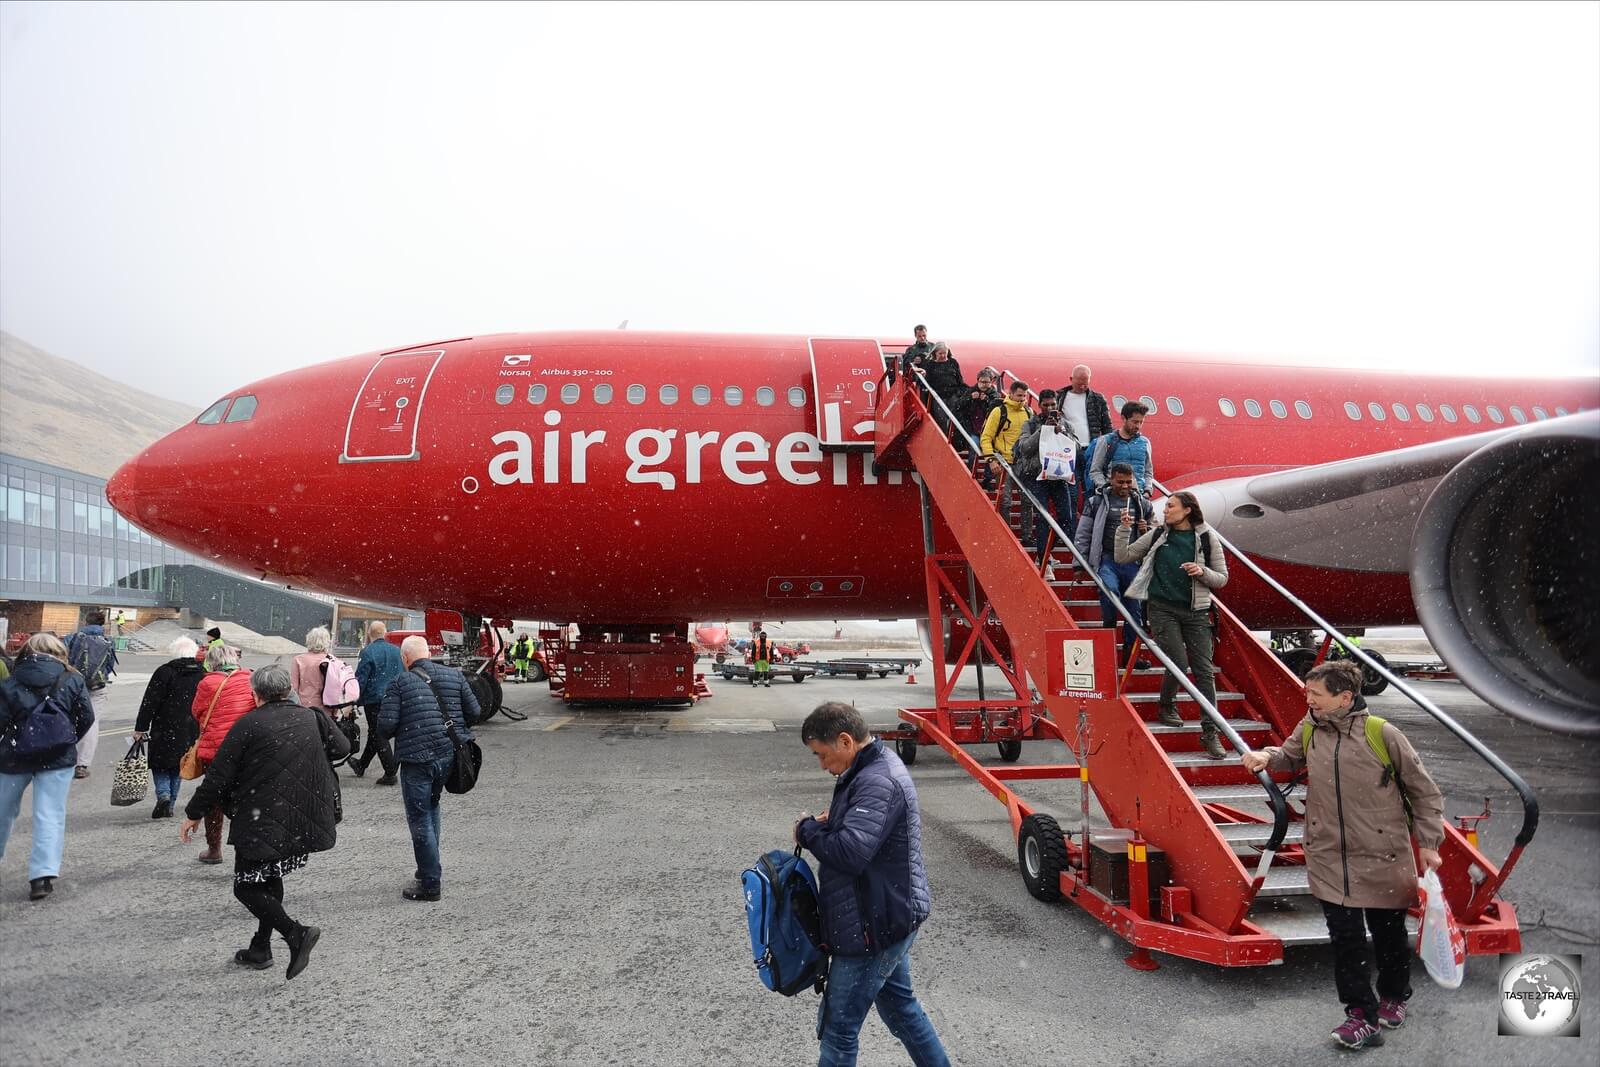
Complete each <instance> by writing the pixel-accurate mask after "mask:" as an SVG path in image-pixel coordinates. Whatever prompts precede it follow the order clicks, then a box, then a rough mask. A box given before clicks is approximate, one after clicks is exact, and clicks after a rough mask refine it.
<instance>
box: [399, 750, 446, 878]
mask: <svg viewBox="0 0 1600 1067" xmlns="http://www.w3.org/2000/svg"><path fill="white" fill-rule="evenodd" d="M454 760H455V757H454V756H453V755H451V756H444V757H442V758H440V759H437V760H434V761H433V762H432V763H402V764H400V795H401V797H402V798H404V800H405V805H406V825H407V826H408V827H410V829H411V849H412V851H413V852H415V853H416V855H417V881H419V882H421V883H422V887H423V888H424V889H427V890H430V891H431V890H435V889H438V888H439V881H440V879H441V878H442V877H443V872H442V871H441V870H440V866H439V830H440V818H441V816H442V815H443V812H444V809H443V808H442V807H441V806H440V805H439V796H440V794H441V793H443V792H444V780H445V778H446V777H448V776H449V774H450V764H451V763H452V762H454Z"/></svg>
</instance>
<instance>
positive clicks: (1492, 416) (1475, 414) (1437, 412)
mask: <svg viewBox="0 0 1600 1067" xmlns="http://www.w3.org/2000/svg"><path fill="white" fill-rule="evenodd" d="M1415 408H1416V415H1417V418H1418V419H1421V420H1422V421H1423V422H1432V421H1434V419H1435V418H1440V419H1443V420H1444V421H1445V422H1459V421H1461V419H1462V418H1465V419H1466V420H1467V422H1469V423H1471V424H1473V425H1477V424H1479V423H1481V422H1483V419H1484V416H1485V415H1487V416H1488V418H1489V421H1490V422H1492V423H1494V424H1495V425H1497V426H1498V425H1502V424H1503V423H1504V422H1505V421H1506V413H1505V412H1504V411H1501V410H1500V407H1499V405H1497V404H1485V405H1484V406H1483V411H1481V412H1480V411H1479V410H1478V408H1477V405H1475V404H1462V405H1461V412H1460V414H1457V413H1456V409H1455V408H1454V407H1452V406H1451V405H1449V404H1440V405H1438V407H1437V408H1434V407H1430V406H1429V405H1427V404H1422V403H1418V404H1416V405H1415ZM1507 410H1509V411H1510V413H1511V421H1512V422H1516V423H1524V422H1527V421H1528V414H1527V412H1525V411H1523V410H1522V408H1521V407H1519V406H1518V405H1516V404H1512V405H1510V406H1509V407H1508V409H1507ZM1555 411H1556V417H1557V418H1559V417H1561V416H1563V415H1566V414H1567V409H1566V408H1564V407H1560V406H1559V405H1558V406H1557V407H1556V409H1555ZM1389 412H1393V413H1394V417H1395V418H1396V419H1397V420H1399V421H1400V422H1410V421H1411V409H1410V408H1408V407H1406V405H1404V404H1402V403H1399V402H1398V401H1396V402H1395V403H1392V404H1390V405H1389V410H1388V411H1385V410H1384V407H1383V405H1382V404H1380V403H1378V402H1377V401H1375V400H1374V401H1369V402H1368V404H1367V414H1368V415H1370V416H1371V417H1372V420H1373V421H1374V422H1382V421H1384V420H1385V419H1387V418H1388V417H1389ZM1344 413H1345V416H1346V417H1347V418H1348V419H1349V420H1350V421H1351V422H1360V421H1361V418H1362V415H1361V405H1360V404H1357V403H1356V402H1355V401H1354V400H1346V401H1345V402H1344ZM1533 417H1534V418H1535V419H1540V420H1542V419H1548V418H1550V417H1551V416H1550V413H1549V412H1548V411H1546V410H1545V409H1544V408H1543V407H1541V406H1539V405H1537V404H1535V405H1533Z"/></svg>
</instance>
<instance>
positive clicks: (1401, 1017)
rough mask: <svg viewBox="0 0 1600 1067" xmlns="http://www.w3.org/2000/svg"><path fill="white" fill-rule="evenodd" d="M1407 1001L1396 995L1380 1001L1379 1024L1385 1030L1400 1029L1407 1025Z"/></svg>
mask: <svg viewBox="0 0 1600 1067" xmlns="http://www.w3.org/2000/svg"><path fill="white" fill-rule="evenodd" d="M1405 1021H1406V1002H1405V1001H1403V1000H1396V999H1395V998H1394V997H1384V998H1383V999H1382V1000H1380V1001H1378V1025H1379V1026H1381V1027H1383V1028H1384V1029H1385V1030H1398V1029H1400V1027H1402V1026H1404V1025H1405Z"/></svg>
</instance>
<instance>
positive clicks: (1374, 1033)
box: [1333, 1008, 1383, 1049]
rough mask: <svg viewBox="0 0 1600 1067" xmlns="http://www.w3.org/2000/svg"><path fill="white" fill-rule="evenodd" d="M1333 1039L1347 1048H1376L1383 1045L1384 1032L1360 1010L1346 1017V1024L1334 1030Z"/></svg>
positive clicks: (1353, 1010)
mask: <svg viewBox="0 0 1600 1067" xmlns="http://www.w3.org/2000/svg"><path fill="white" fill-rule="evenodd" d="M1333 1039H1334V1040H1335V1041H1337V1042H1339V1044H1340V1045H1342V1046H1344V1047H1345V1048H1355V1049H1361V1048H1376V1047H1377V1046H1378V1045H1381V1044H1383V1031H1382V1030H1379V1029H1378V1028H1377V1027H1376V1026H1375V1025H1373V1023H1372V1022H1371V1021H1370V1020H1369V1019H1368V1018H1367V1017H1366V1016H1365V1015H1364V1014H1362V1012H1361V1011H1360V1009H1358V1008H1352V1009H1351V1010H1349V1011H1347V1012H1346V1013H1345V1016H1344V1022H1343V1023H1341V1024H1340V1025H1339V1026H1337V1027H1335V1028H1334V1031H1333Z"/></svg>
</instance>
